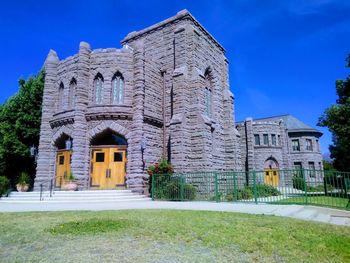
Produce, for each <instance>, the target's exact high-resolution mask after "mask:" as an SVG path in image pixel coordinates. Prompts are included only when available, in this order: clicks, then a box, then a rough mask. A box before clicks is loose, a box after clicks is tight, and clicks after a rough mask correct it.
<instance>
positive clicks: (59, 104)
mask: <svg viewBox="0 0 350 263" xmlns="http://www.w3.org/2000/svg"><path fill="white" fill-rule="evenodd" d="M63 101H64V85H63V83H62V82H61V84H60V86H59V88H58V101H57V110H62V109H63Z"/></svg>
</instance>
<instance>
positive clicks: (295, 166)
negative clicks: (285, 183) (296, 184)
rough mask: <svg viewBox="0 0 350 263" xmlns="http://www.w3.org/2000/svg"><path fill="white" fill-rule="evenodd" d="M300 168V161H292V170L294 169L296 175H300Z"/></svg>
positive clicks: (301, 167)
mask: <svg viewBox="0 0 350 263" xmlns="http://www.w3.org/2000/svg"><path fill="white" fill-rule="evenodd" d="M302 169H303V166H302V164H301V162H295V163H294V170H295V173H294V174H295V175H297V176H302Z"/></svg>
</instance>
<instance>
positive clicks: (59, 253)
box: [0, 210, 350, 263]
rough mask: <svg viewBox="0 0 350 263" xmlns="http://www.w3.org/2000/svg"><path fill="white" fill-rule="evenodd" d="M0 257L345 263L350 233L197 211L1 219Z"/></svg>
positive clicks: (261, 217)
mask: <svg viewBox="0 0 350 263" xmlns="http://www.w3.org/2000/svg"><path fill="white" fill-rule="evenodd" d="M61 225H63V227H62V230H61V227H60V226H61ZM53 229H54V230H53ZM87 229H88V230H87ZM0 258H1V262H2V263H6V262H200V263H202V262H310V263H312V262H350V228H349V227H341V226H333V225H328V224H320V223H314V222H306V221H301V220H296V219H290V218H282V217H274V216H264V215H247V214H238V213H225V212H205V211H170V210H140V211H99V212H87V211H80V212H78V211H74V212H34V213H32V212H31V213H2V214H0Z"/></svg>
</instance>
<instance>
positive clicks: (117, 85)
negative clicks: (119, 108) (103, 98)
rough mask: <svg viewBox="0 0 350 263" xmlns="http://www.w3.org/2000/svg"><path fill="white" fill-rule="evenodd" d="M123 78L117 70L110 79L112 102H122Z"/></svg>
mask: <svg viewBox="0 0 350 263" xmlns="http://www.w3.org/2000/svg"><path fill="white" fill-rule="evenodd" d="M124 86H125V84H124V78H123V75H122V74H121V73H120V72H117V73H116V74H115V75H114V77H113V80H112V103H113V104H123V103H124Z"/></svg>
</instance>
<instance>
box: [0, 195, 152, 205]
mask: <svg viewBox="0 0 350 263" xmlns="http://www.w3.org/2000/svg"><path fill="white" fill-rule="evenodd" d="M151 200H152V199H151V198H149V197H143V198H134V199H130V198H124V199H114V198H113V199H104V200H102V201H101V200H53V199H51V198H45V199H44V200H42V201H39V200H3V199H0V203H11V204H25V203H27V204H29V203H101V202H102V203H112V202H114V203H117V202H136V201H138V202H140V201H145V202H146V201H147V202H148V201H151Z"/></svg>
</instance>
